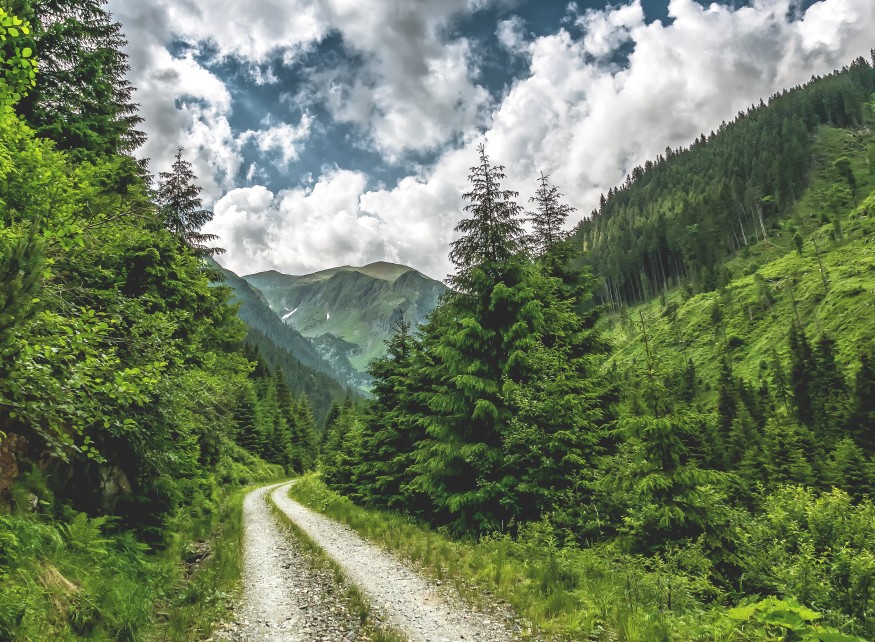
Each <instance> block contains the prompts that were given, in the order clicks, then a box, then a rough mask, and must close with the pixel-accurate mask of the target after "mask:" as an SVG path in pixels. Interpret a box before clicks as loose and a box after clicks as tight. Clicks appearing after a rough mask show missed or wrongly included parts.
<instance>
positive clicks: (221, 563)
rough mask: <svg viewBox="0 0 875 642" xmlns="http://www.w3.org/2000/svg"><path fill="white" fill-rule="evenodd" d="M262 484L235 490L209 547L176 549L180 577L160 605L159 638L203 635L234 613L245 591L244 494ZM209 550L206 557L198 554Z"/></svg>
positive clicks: (218, 516)
mask: <svg viewBox="0 0 875 642" xmlns="http://www.w3.org/2000/svg"><path fill="white" fill-rule="evenodd" d="M256 487H257V486H249V487H246V488H242V489H239V490H236V491H234V492H232V493H231V494H230V495H229V496H227V497H226V498H225V499H224V500H223V501H222V503H221V505H220V508H219V511H218V512H217V513H216V516H215V519H214V520H210V521H211V522H212V523H211V524H210V527H211V528H210V533H209V534H208V536H207V538H206V542H207V543H208V544H209V548H206V547H202V546H197V545H196V544H195V543H194V542H192V541H189V542H187V543H186V544H181V545H180V546H177V547H175V550H174V551H173V552H172V553H171V554H170V555H171V556H172V557H173V558H174V559H176V560H177V564H176V566H177V573H178V577H177V580H176V582H175V585H174V587H173V589H172V590H171V591H169V592H167V594H166V595H165V597H164V600H163V601H164V602H165V604H164V609H160V607H159V618H158V619H159V621H158V623H157V624H156V625H155V627H154V631H153V632H152V634H151V635H150V639H153V640H168V641H170V640H173V641H177V640H178V641H183V640H186V641H187V640H200V639H204V637H206V636H208V635H209V633H210V632H211V631H212V629H213V627H214V625H215V624H216V623H217V622H220V621H221V620H222V619H223V618H225V617H226V616H228V615H229V613H230V611H231V608H232V607H233V605H234V604H235V602H236V601H237V599H238V598H239V596H240V577H241V574H242V571H243V541H242V539H243V510H242V509H243V498H244V496H245V495H246V493H247V492H249V491H250V490H252V489H254V488H256ZM204 553H206V557H205V558H204V559H203V560H202V561H196V560H197V557H198V556H200V555H202V554H204Z"/></svg>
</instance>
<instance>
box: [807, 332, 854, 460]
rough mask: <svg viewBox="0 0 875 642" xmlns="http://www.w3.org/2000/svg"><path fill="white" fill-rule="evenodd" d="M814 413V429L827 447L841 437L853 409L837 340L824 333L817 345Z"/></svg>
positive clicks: (815, 349) (815, 348) (813, 392)
mask: <svg viewBox="0 0 875 642" xmlns="http://www.w3.org/2000/svg"><path fill="white" fill-rule="evenodd" d="M814 365H815V371H814V377H813V382H812V384H813V387H812V399H811V401H812V413H813V415H814V428H815V431H816V432H817V434H818V437H819V439H821V440H822V442H823V445H824V447H825V448H826V449H829V448H831V447H832V445H833V444H835V443H836V441H838V439H839V430H840V429H841V427H842V426H843V425H844V424H845V422H846V418H847V414H848V411H849V405H850V400H849V398H848V389H847V383H846V381H845V377H844V375H843V374H842V373H841V372H840V371H839V367H838V364H837V363H836V360H835V341H833V340H832V339H831V338H830V337H829V336H827V335H825V334H824V335H822V336H821V337H820V338H819V339H818V341H817V343H816V344H815V347H814Z"/></svg>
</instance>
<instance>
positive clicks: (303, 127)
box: [238, 113, 313, 166]
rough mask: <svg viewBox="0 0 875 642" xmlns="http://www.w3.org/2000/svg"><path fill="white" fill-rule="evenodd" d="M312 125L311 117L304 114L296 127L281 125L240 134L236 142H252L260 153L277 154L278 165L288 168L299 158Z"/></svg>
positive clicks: (286, 124)
mask: <svg viewBox="0 0 875 642" xmlns="http://www.w3.org/2000/svg"><path fill="white" fill-rule="evenodd" d="M312 124H313V117H312V116H310V114H308V113H304V115H303V116H302V117H301V122H300V123H299V124H298V125H297V126H294V125H289V124H288V123H282V124H281V125H275V126H273V127H269V128H267V129H262V130H258V131H254V130H250V131H247V132H244V133H243V134H241V135H240V137H239V139H238V140H239V141H240V142H241V143H245V142H247V141H253V142H254V143H255V145H256V146H257V147H258V149H259V151H261V152H262V153H268V152H279V158H280V164H281V165H282V166H288V164H289V163H291V162H292V161H293V160H297V158H298V156H300V154H301V148H302V147H303V144H304V143H305V142H306V141H307V139H308V138H309V136H310V129H311V127H312Z"/></svg>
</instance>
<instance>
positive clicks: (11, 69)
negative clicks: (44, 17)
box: [0, 9, 37, 108]
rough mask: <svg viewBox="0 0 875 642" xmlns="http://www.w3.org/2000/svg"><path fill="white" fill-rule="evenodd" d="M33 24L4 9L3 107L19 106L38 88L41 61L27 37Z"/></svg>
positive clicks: (0, 13) (0, 29)
mask: <svg viewBox="0 0 875 642" xmlns="http://www.w3.org/2000/svg"><path fill="white" fill-rule="evenodd" d="M29 35H30V24H29V23H28V22H26V21H24V20H22V19H21V18H19V17H17V16H14V15H11V14H10V13H8V12H7V11H6V10H4V9H0V107H2V108H5V107H7V106H8V105H12V104H15V103H17V102H18V101H19V100H21V98H22V97H23V96H26V95H27V93H28V92H29V91H30V90H31V88H32V87H33V86H34V85H36V71H37V62H36V59H35V58H34V55H33V49H32V48H31V47H29V46H27V45H26V44H25V43H24V42H22V41H23V40H24V38H25V37H26V36H29Z"/></svg>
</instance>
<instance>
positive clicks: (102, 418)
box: [0, 0, 315, 640]
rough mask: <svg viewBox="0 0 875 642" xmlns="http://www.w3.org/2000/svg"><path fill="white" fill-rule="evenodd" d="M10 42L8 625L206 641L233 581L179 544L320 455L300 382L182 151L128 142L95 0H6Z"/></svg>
mask: <svg viewBox="0 0 875 642" xmlns="http://www.w3.org/2000/svg"><path fill="white" fill-rule="evenodd" d="M0 41H2V42H0V54H2V64H0V586H2V590H0V639H3V640H9V639H15V640H47V639H79V638H83V639H84V638H88V639H112V640H132V639H145V638H146V637H147V636H148V635H150V634H152V633H154V634H155V635H156V636H157V637H161V639H193V638H195V637H197V636H198V635H199V634H200V633H199V627H200V625H201V624H202V623H203V620H205V621H206V623H209V618H210V617H211V614H212V613H213V612H214V611H215V610H216V609H217V608H219V606H220V604H222V603H223V602H222V600H218V599H216V598H215V596H216V595H220V594H221V591H223V590H228V589H229V585H228V584H227V583H226V584H222V583H220V582H219V580H218V579H217V577H218V576H217V575H215V573H214V572H213V571H210V572H209V573H204V574H201V575H199V576H197V578H194V579H193V578H191V577H190V571H191V568H190V566H187V565H186V563H185V562H186V560H188V564H191V563H192V560H194V559H198V560H200V559H201V558H202V557H203V554H202V553H201V554H200V555H199V556H198V555H194V553H193V551H195V550H206V551H209V550H210V544H209V542H210V541H214V540H216V538H219V537H227V538H229V539H228V540H227V541H228V542H230V543H231V544H232V545H233V543H234V542H235V538H237V537H238V535H235V534H234V530H233V523H234V519H235V517H234V511H233V509H232V508H233V506H232V504H233V501H232V500H229V497H231V492H232V491H233V490H234V488H239V487H240V486H241V485H244V484H249V483H253V482H255V481H258V480H265V479H272V478H276V477H279V476H283V475H285V474H287V473H290V472H292V471H298V472H300V471H301V470H303V469H305V468H307V467H308V466H309V465H310V463H311V462H312V458H313V454H314V451H315V435H314V422H313V416H312V412H311V410H310V407H309V404H308V402H307V400H306V398H305V397H303V396H302V394H301V393H302V392H305V390H302V389H301V388H296V389H295V390H296V391H297V392H298V396H297V397H295V396H294V395H293V394H292V392H291V390H290V388H289V386H288V385H287V383H286V380H285V377H284V375H283V374H282V373H281V372H277V371H275V370H271V369H270V368H268V367H267V366H266V365H265V363H264V361H263V360H262V359H261V358H260V357H259V355H258V354H257V353H255V352H253V351H252V350H244V349H243V342H244V337H245V335H246V327H245V326H244V324H243V323H242V322H241V321H239V320H238V319H237V317H236V310H235V308H234V307H233V306H231V305H229V301H230V297H231V292H230V290H229V289H228V288H227V287H222V286H221V285H216V281H217V279H218V278H219V274H218V273H217V272H216V271H215V270H214V269H212V268H210V267H208V265H207V264H206V263H205V259H206V257H208V256H209V255H212V254H215V253H217V252H219V251H220V250H219V249H217V248H216V247H215V246H216V244H217V241H218V239H215V238H214V237H211V236H210V235H207V234H203V233H201V232H200V227H201V225H203V223H204V222H206V221H207V220H209V218H210V217H211V213H210V212H208V211H206V210H204V209H203V208H202V206H201V200H200V188H199V187H198V186H197V179H196V177H195V176H194V174H193V172H192V169H191V165H190V164H189V163H188V162H187V161H186V160H185V157H184V152H183V151H182V150H180V153H179V154H177V157H176V162H175V163H174V164H173V165H172V167H170V168H166V171H162V172H160V173H159V174H158V175H157V176H153V175H152V174H150V172H149V168H148V165H147V164H146V163H145V162H140V161H138V160H136V159H135V158H134V157H133V156H131V153H132V152H133V150H134V149H135V148H136V147H137V146H138V145H139V144H140V143H141V142H142V140H143V134H142V133H141V132H139V131H138V130H137V127H138V125H139V123H140V118H139V116H138V114H137V106H136V104H135V103H134V102H133V101H134V94H133V92H134V88H133V87H131V86H130V85H129V83H128V82H127V81H126V80H125V79H124V75H125V72H126V71H127V60H126V57H125V55H124V53H122V50H121V47H122V46H123V45H124V36H123V35H122V33H121V31H120V27H119V25H118V24H117V23H115V22H113V20H112V18H111V17H110V16H109V14H108V13H107V11H106V9H105V7H104V6H103V2H102V1H100V0H77V1H74V2H12V3H7V4H4V9H2V10H0ZM229 501H231V503H230V504H229ZM237 513H238V514H237V516H236V520H237V524H238V527H239V509H238V511H237ZM220 521H224V522H225V525H224V529H222V528H219V524H220ZM216 541H218V540H216ZM238 553H239V551H238ZM229 556H230V557H229ZM216 558H217V559H220V560H221V561H220V562H218V563H217V564H216V565H214V566H211V568H214V569H218V570H216V571H215V572H216V573H224V572H227V576H226V577H225V580H226V581H229V582H231V585H230V586H233V581H234V580H235V579H236V575H234V573H235V571H234V562H233V555H232V554H231V553H230V552H227V551H225V552H222V553H217V555H216ZM198 578H200V579H198ZM195 580H197V581H195ZM209 596H213V597H212V598H209V599H208V597H209ZM181 613H185V614H186V615H185V616H184V617H186V618H189V619H187V620H185V621H184V622H183V623H181V620H180V619H179V618H180V617H183V616H182V615H180V614H181ZM198 618H201V619H198ZM200 632H201V633H202V631H200Z"/></svg>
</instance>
